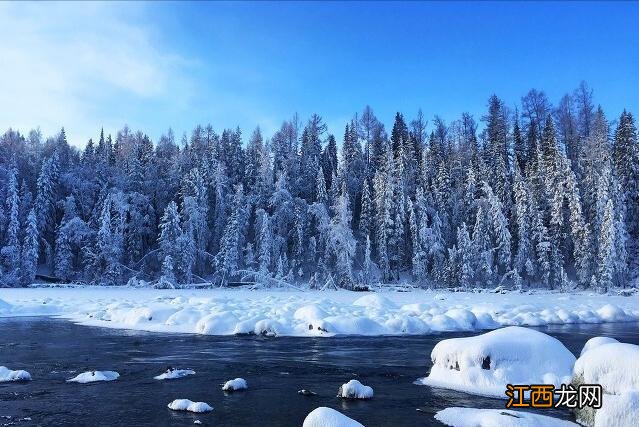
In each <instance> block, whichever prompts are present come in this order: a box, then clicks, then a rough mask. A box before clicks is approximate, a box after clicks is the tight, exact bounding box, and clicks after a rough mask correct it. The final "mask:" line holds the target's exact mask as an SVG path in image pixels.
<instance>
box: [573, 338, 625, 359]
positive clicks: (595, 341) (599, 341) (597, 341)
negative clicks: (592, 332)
mask: <svg viewBox="0 0 639 427" xmlns="http://www.w3.org/2000/svg"><path fill="white" fill-rule="evenodd" d="M615 342H619V341H617V340H616V339H614V338H610V337H592V338H590V339H589V340H588V341H586V344H584V348H582V349H581V353H580V354H579V356H583V355H584V353H585V352H587V351H588V350H592V349H593V348H596V347H599V346H600V345H604V344H611V343H615Z"/></svg>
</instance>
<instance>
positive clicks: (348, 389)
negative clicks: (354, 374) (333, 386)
mask: <svg viewBox="0 0 639 427" xmlns="http://www.w3.org/2000/svg"><path fill="white" fill-rule="evenodd" d="M337 397H344V398H346V399H370V398H372V397H373V389H372V388H371V387H369V386H367V385H364V384H362V383H360V382H359V381H357V380H350V381H349V382H347V383H346V384H342V385H341V386H340V388H339V390H338V391H337Z"/></svg>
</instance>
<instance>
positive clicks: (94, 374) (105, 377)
mask: <svg viewBox="0 0 639 427" xmlns="http://www.w3.org/2000/svg"><path fill="white" fill-rule="evenodd" d="M119 377H120V374H118V373H117V372H115V371H88V372H83V373H81V374H78V375H76V376H75V377H73V378H71V379H69V380H67V382H68V383H79V384H86V383H94V382H98V381H114V380H117V379H118V378H119Z"/></svg>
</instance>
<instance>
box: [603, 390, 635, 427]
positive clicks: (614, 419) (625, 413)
mask: <svg viewBox="0 0 639 427" xmlns="http://www.w3.org/2000/svg"><path fill="white" fill-rule="evenodd" d="M638 420H639V390H634V391H629V392H626V393H622V394H620V395H613V394H604V395H603V402H602V406H601V408H600V409H598V410H597V412H596V414H595V427H635V426H636V425H637V422H638Z"/></svg>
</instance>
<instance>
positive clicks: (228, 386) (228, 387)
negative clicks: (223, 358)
mask: <svg viewBox="0 0 639 427" xmlns="http://www.w3.org/2000/svg"><path fill="white" fill-rule="evenodd" d="M247 388H248V384H247V383H246V380H245V379H244V378H235V379H234V380H228V381H227V382H225V383H224V385H223V386H222V390H224V391H237V390H246V389H247Z"/></svg>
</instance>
